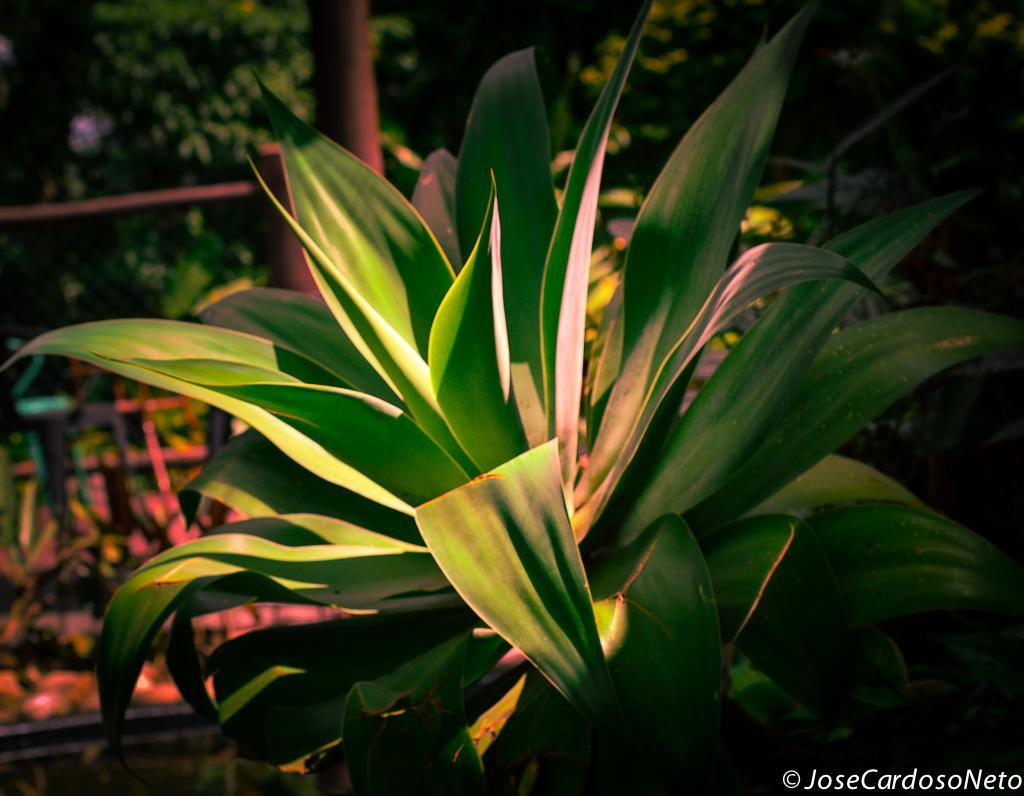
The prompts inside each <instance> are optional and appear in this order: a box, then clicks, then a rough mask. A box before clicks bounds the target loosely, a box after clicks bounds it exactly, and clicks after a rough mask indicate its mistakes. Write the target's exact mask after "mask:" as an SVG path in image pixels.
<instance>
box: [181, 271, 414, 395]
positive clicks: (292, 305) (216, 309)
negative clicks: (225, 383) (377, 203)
mask: <svg viewBox="0 0 1024 796" xmlns="http://www.w3.org/2000/svg"><path fill="white" fill-rule="evenodd" d="M200 319H201V320H202V321H203V323H206V324H209V325H211V326H219V327H222V328H225V329H234V330H235V331H239V332H247V333H249V334H253V335H256V336H258V337H262V338H264V339H267V340H271V341H273V342H274V344H275V345H278V346H281V347H283V348H287V349H289V350H292V351H295V352H296V353H297V354H299V355H302V356H307V357H309V358H310V359H312V360H313V361H314V362H317V363H318V364H320V365H322V366H323V367H324V368H325V369H326V370H328V371H330V372H331V373H333V374H334V375H335V376H336V377H337V378H338V380H339V383H338V384H337V386H340V387H347V388H349V389H352V390H355V391H356V392H364V393H367V394H368V395H374V396H376V397H377V398H381V399H383V400H385V401H390V402H392V403H395V402H396V401H397V400H398V398H397V397H396V396H395V394H394V392H392V391H391V389H390V388H389V387H388V386H387V384H385V382H384V380H383V379H382V378H381V377H380V376H379V375H378V374H377V372H376V371H375V370H374V369H373V368H372V367H370V365H369V364H368V363H367V362H366V360H365V359H363V356H362V354H360V353H359V350H358V349H357V348H356V347H355V345H353V343H352V341H351V340H349V339H348V337H346V336H345V334H344V332H342V330H341V329H340V328H339V326H338V322H337V321H336V320H335V319H334V316H332V315H331V311H330V310H329V309H328V308H327V306H326V305H325V304H324V303H323V302H322V301H318V300H317V299H315V298H313V297H311V296H306V295H304V294H302V293H297V292H296V291H294V290H280V289H278V288H268V287H260V288H252V289H250V290H241V291H239V292H237V293H232V294H230V295H228V296H225V297H224V298H222V299H221V300H220V301H218V302H216V303H215V304H211V305H210V306H209V307H207V308H206V309H204V310H203V311H202V312H201V313H200Z"/></svg>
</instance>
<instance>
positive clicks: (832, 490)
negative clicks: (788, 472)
mask: <svg viewBox="0 0 1024 796" xmlns="http://www.w3.org/2000/svg"><path fill="white" fill-rule="evenodd" d="M862 502H871V503H903V504H906V505H908V506H914V507H915V508H919V509H924V510H927V506H925V505H924V504H923V503H922V502H921V501H920V500H919V499H918V498H917V497H916V496H915V495H914V494H913V493H912V492H911V491H910V490H909V489H907V488H906V487H905V486H903V485H902V484H900V483H899V482H897V481H896V480H894V479H892V478H890V477H889V476H887V475H886V474H885V473H881V472H879V471H878V470H876V469H875V468H874V467H872V466H870V465H868V464H864V462H859V461H857V460H856V459H849V458H847V457H846V456H837V455H836V454H831V455H829V456H826V457H825V458H824V459H822V460H821V461H820V462H818V463H817V464H816V465H814V466H813V467H812V468H811V469H810V470H807V471H806V472H804V473H801V474H800V475H798V476H797V477H796V478H794V479H793V480H792V481H790V482H789V483H788V484H786V486H784V487H783V488H782V489H780V490H779V491H778V492H776V493H775V494H774V495H772V496H771V497H770V498H768V499H767V500H765V501H763V502H762V503H759V504H758V505H757V506H755V507H754V508H752V509H751V510H750V514H752V515H753V514H794V513H797V512H807V511H810V510H813V509H816V508H821V507H823V506H836V505H839V504H842V503H862Z"/></svg>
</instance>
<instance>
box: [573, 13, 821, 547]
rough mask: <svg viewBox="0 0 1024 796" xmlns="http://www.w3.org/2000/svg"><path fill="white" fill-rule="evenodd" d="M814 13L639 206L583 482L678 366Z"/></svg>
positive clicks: (714, 109) (730, 96) (760, 56)
mask: <svg viewBox="0 0 1024 796" xmlns="http://www.w3.org/2000/svg"><path fill="white" fill-rule="evenodd" d="M814 11H815V5H811V6H808V7H807V8H805V9H804V10H803V11H801V12H800V13H799V14H797V15H796V16H795V17H794V18H793V19H792V20H790V22H789V23H788V24H787V25H786V26H785V27H784V28H782V30H780V31H779V33H777V34H776V35H775V36H774V37H773V38H772V40H771V41H770V42H768V43H767V44H765V45H764V46H762V47H760V48H759V49H758V50H757V52H756V53H755V54H754V55H753V57H752V58H751V59H750V61H749V62H748V63H747V65H746V66H745V67H744V68H743V70H742V71H741V72H740V73H739V75H737V76H736V78H735V79H734V80H733V81H732V83H730V84H729V86H728V87H727V88H726V89H725V91H724V92H722V94H721V95H720V96H719V97H718V99H717V100H716V101H715V102H714V103H713V104H712V105H711V107H710V108H708V109H707V110H706V111H705V112H704V114H703V115H702V116H701V117H700V118H699V119H698V120H697V122H696V123H694V125H693V126H692V127H691V128H690V130H689V131H688V132H687V133H686V135H685V136H684V137H683V139H682V140H681V141H680V142H679V144H678V146H677V147H676V149H675V151H674V152H673V154H672V156H671V157H670V158H669V161H668V163H667V164H666V165H665V167H664V169H663V170H662V172H661V174H660V175H659V176H658V179H657V180H656V181H655V184H654V186H653V187H652V188H651V191H650V192H649V194H648V196H647V199H646V200H645V202H644V204H643V206H642V207H641V209H640V213H639V215H638V216H637V222H636V227H635V228H634V230H633V235H632V237H631V239H630V242H629V247H628V249H627V252H626V263H625V270H624V272H623V285H622V321H621V323H622V331H621V334H622V354H621V366H620V370H619V376H618V379H617V381H616V384H615V385H614V387H613V388H612V392H611V394H610V396H609V399H608V402H609V403H608V408H607V410H606V411H605V412H604V415H603V417H604V420H603V422H602V425H601V429H600V430H599V431H598V434H597V438H596V440H595V447H594V455H593V458H592V464H591V467H590V471H589V473H588V474H587V476H586V478H587V480H588V481H589V482H590V483H591V486H592V487H596V485H597V483H598V482H599V481H600V480H602V479H603V478H604V477H605V476H607V474H608V473H609V472H610V471H611V470H612V468H613V464H614V462H615V461H616V459H617V458H619V452H620V451H622V450H623V449H625V450H626V451H627V453H626V454H625V455H626V456H631V455H632V450H631V449H632V448H633V447H634V445H633V443H632V442H627V441H628V440H629V439H630V434H631V430H632V428H633V425H634V423H636V422H637V419H638V418H639V417H640V416H641V413H643V412H645V411H647V404H649V403H650V399H649V393H650V391H651V390H652V389H654V386H655V383H656V382H657V381H659V379H661V380H662V381H666V380H667V381H668V382H669V383H666V384H663V385H662V386H661V387H660V388H658V392H657V394H656V395H655V396H654V398H653V401H654V402H655V403H657V402H658V401H660V398H661V397H662V396H663V395H664V393H665V391H667V389H668V388H669V387H670V386H671V382H672V381H674V379H675V377H676V376H678V374H679V372H680V371H681V370H682V368H683V367H684V366H685V362H684V361H683V360H682V357H681V352H679V351H678V348H679V342H680V341H681V340H683V339H684V338H685V337H686V336H688V335H689V330H690V329H691V328H692V327H693V326H694V324H695V322H696V319H697V318H698V315H699V314H700V313H701V311H702V308H703V307H704V304H705V299H707V297H708V296H709V295H710V294H711V293H712V291H713V288H714V286H715V284H716V283H718V282H719V278H720V276H721V274H722V271H723V269H724V268H725V266H726V264H727V261H728V257H729V252H730V250H731V248H732V246H733V243H734V241H735V240H736V237H737V235H738V233H739V227H740V221H741V220H742V219H743V216H744V213H745V212H746V210H747V207H748V206H749V204H750V201H751V198H752V197H753V193H754V189H755V188H756V187H757V183H758V180H759V179H760V177H761V172H762V171H763V169H764V163H765V160H766V159H767V155H768V147H769V144H770V142H771V139H772V136H773V134H774V131H775V125H776V121H777V120H778V115H779V111H780V110H781V108H782V102H783V99H784V97H785V93H786V86H787V83H788V82H789V74H790V71H791V69H792V65H793V62H794V60H795V59H796V53H797V49H798V48H799V45H800V42H801V41H802V40H803V35H804V31H805V30H806V28H807V25H808V24H809V22H810V18H811V16H812V15H813V13H814ZM669 360H672V362H671V364H670V365H669V366H668V368H667V371H668V372H667V373H665V374H664V375H662V371H663V370H664V369H665V363H667V362H669ZM610 418H614V420H613V422H609V419H610ZM641 433H642V432H641ZM652 519H654V518H653V517H650V518H649V519H648V521H650V520H652ZM645 525H646V523H644V524H643V525H642V526H641V527H644V526H645Z"/></svg>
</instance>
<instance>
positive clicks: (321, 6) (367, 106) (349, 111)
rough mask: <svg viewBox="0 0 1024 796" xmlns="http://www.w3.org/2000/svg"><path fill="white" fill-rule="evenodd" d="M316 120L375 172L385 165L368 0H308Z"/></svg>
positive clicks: (321, 128) (329, 135)
mask: <svg viewBox="0 0 1024 796" xmlns="http://www.w3.org/2000/svg"><path fill="white" fill-rule="evenodd" d="M308 2H309V16H310V22H311V25H312V29H313V88H314V91H315V92H316V106H317V112H316V123H317V127H318V128H319V129H320V132H322V133H324V134H325V135H326V136H328V137H329V138H332V139H334V140H335V141H337V142H338V143H339V144H341V145H342V146H343V147H345V148H346V149H348V150H349V151H350V152H352V153H353V154H354V155H356V157H358V158H360V159H361V160H362V161H364V162H365V163H366V164H367V165H369V166H370V167H371V168H373V169H374V170H375V171H377V172H382V171H383V170H384V158H383V156H382V154H381V149H380V134H379V131H378V126H379V120H378V116H377V85H376V82H375V81H374V77H373V53H372V52H371V48H370V0H308Z"/></svg>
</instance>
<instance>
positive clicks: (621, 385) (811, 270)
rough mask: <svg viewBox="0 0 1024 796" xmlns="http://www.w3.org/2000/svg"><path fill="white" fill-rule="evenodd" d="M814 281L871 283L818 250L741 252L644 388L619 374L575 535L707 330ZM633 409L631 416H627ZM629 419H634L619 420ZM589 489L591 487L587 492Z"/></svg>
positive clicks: (633, 526)
mask: <svg viewBox="0 0 1024 796" xmlns="http://www.w3.org/2000/svg"><path fill="white" fill-rule="evenodd" d="M819 279H842V280H846V281H850V282H854V283H856V284H859V285H862V286H865V287H873V284H872V283H871V281H870V280H869V279H867V277H865V276H864V274H862V273H861V272H860V271H859V270H858V269H857V268H856V267H855V266H854V265H852V264H851V263H850V262H849V261H847V260H845V259H844V258H842V257H840V256H838V255H836V254H833V253H832V252H828V251H825V250H824V249H816V248H814V247H811V246H803V245H800V244H795V243H766V244H763V245H761V246H756V247H754V248H753V249H751V250H749V251H748V252H745V253H744V254H743V255H742V256H741V257H740V258H739V259H738V260H737V261H736V262H735V263H733V265H732V266H731V267H730V268H729V270H728V271H726V272H725V274H724V275H723V276H722V278H721V279H719V280H718V282H717V284H716V285H715V288H714V290H713V291H712V293H711V295H710V296H709V297H708V299H707V300H706V301H705V303H704V306H703V307H702V308H701V310H700V312H699V313H698V314H697V317H696V318H695V319H694V321H693V324H692V325H691V326H690V328H689V329H688V330H687V332H686V333H684V335H683V337H682V338H680V340H679V341H678V342H677V345H676V347H675V349H673V351H672V353H671V354H670V355H669V357H668V359H666V360H665V362H664V363H663V364H662V366H661V368H660V369H659V371H658V374H657V376H656V377H655V380H654V383H653V385H651V386H650V388H649V389H648V388H647V387H646V385H645V383H644V382H643V381H636V380H634V378H633V376H634V374H633V373H632V372H629V371H626V372H623V373H622V374H620V376H619V378H618V380H617V381H616V382H615V386H614V387H613V388H612V393H611V395H610V397H609V399H608V407H607V409H606V412H607V413H608V414H611V415H614V416H615V417H616V418H617V420H616V422H614V423H606V424H604V425H603V427H602V431H601V432H600V433H599V435H598V437H597V440H596V442H595V445H594V452H593V456H592V457H591V460H590V464H589V465H588V468H587V471H586V473H585V480H584V482H583V483H582V484H581V488H580V489H578V490H577V502H581V501H586V502H585V505H584V506H583V509H582V511H581V512H580V513H579V514H578V515H577V520H576V522H577V533H578V534H585V533H586V532H587V530H588V528H589V526H590V524H591V523H592V522H593V520H594V519H595V518H596V517H597V516H598V515H599V514H600V512H601V511H602V510H603V509H604V507H605V505H606V504H607V502H608V499H609V497H610V496H611V493H612V491H613V490H614V489H615V488H616V487H617V486H618V485H619V483H620V479H621V478H622V475H623V474H624V473H625V472H626V470H627V469H628V467H629V465H630V464H631V463H632V461H633V459H634V457H635V456H636V453H637V451H638V450H639V449H640V448H641V446H642V445H643V442H644V437H645V435H646V434H647V433H648V431H649V430H650V429H651V427H652V426H651V424H652V423H653V422H654V420H655V419H656V418H657V417H658V416H659V413H665V412H668V413H669V416H670V417H671V416H673V415H674V414H675V410H674V409H673V408H672V407H667V406H663V403H664V400H665V398H666V397H667V396H672V395H678V394H679V391H680V390H685V387H684V386H682V385H680V384H679V383H678V382H679V378H680V376H681V375H682V374H683V373H685V372H686V371H687V369H688V368H689V367H691V366H692V364H693V362H694V359H695V358H696V356H697V354H698V353H699V352H700V351H701V350H702V349H703V348H704V346H705V345H706V344H707V342H708V341H709V340H710V339H711V338H712V337H713V336H714V335H715V333H716V332H718V331H719V330H721V328H722V327H723V326H724V325H725V324H726V323H728V321H729V320H731V319H732V318H734V317H735V316H736V315H737V314H738V313H739V312H742V311H743V310H744V309H746V307H747V306H749V305H750V304H751V303H752V302H753V301H755V300H757V299H758V298H760V297H762V296H764V295H767V294H768V293H771V292H774V291H775V290H780V289H783V288H786V287H789V286H791V285H795V284H800V283H802V282H806V281H809V280H819ZM644 389H648V391H647V394H646V396H642V395H641V392H640V391H641V390H644ZM633 412H636V413H637V414H631V413H633ZM629 417H633V418H634V420H633V421H632V422H623V421H624V420H626V419H627V418H629ZM602 473H604V474H605V475H604V479H603V481H600V482H599V481H598V479H600V478H601V477H602ZM594 484H599V485H598V486H596V487H594V486H593V485H594ZM589 489H593V492H590V491H589ZM640 527H641V526H638V525H637V523H636V521H633V522H631V523H630V524H629V525H628V526H627V528H626V531H627V532H630V533H632V534H633V535H635V533H637V532H639V528H640ZM623 538H624V539H625V540H627V541H628V540H629V539H631V538H633V536H626V535H625V534H624V535H623Z"/></svg>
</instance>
